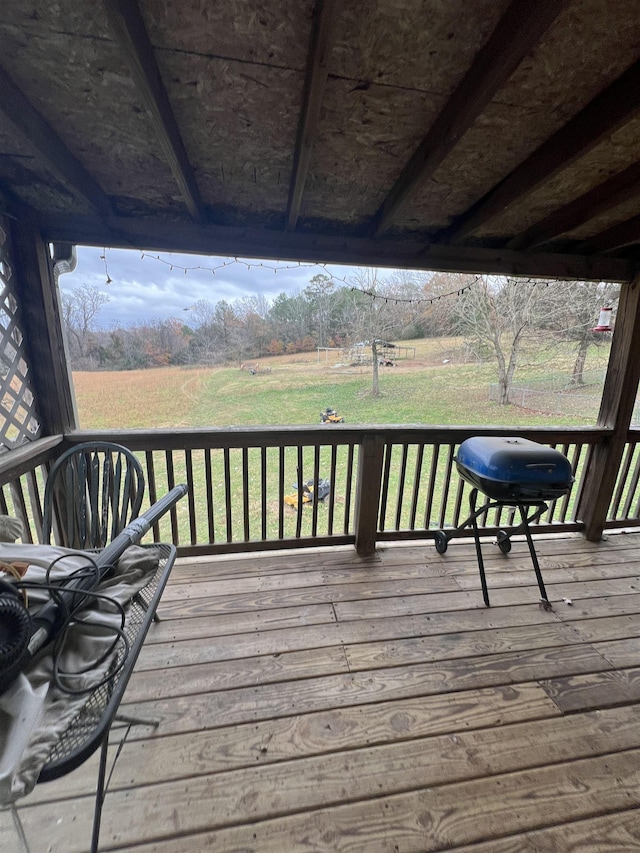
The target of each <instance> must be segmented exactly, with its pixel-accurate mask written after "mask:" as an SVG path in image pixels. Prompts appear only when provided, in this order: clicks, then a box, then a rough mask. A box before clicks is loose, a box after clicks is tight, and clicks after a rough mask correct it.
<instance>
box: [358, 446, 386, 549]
mask: <svg viewBox="0 0 640 853" xmlns="http://www.w3.org/2000/svg"><path fill="white" fill-rule="evenodd" d="M383 459H384V438H383V437H382V436H381V435H365V436H364V437H363V439H362V443H361V444H360V449H359V451H358V483H357V486H356V506H355V533H356V541H355V546H356V551H357V553H358V556H360V557H370V556H371V555H372V554H373V553H375V550H376V533H377V529H378V510H379V507H380V489H381V486H382V463H383Z"/></svg>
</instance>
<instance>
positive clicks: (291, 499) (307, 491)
mask: <svg viewBox="0 0 640 853" xmlns="http://www.w3.org/2000/svg"><path fill="white" fill-rule="evenodd" d="M293 488H294V489H297V488H298V485H297V483H295V484H294V486H293ZM330 490H331V484H330V483H329V480H326V479H322V480H319V481H318V500H319V501H323V500H324V499H325V498H326V497H327V495H328V494H329V492H330ZM299 494H300V492H298V491H295V492H293V494H290V495H285V496H284V502H285V503H286V504H288V505H289V506H292V507H293V508H294V509H297V508H298V496H299ZM314 494H315V492H314V482H313V480H307V482H306V483H303V484H302V505H303V506H305V504H312V503H313V500H314Z"/></svg>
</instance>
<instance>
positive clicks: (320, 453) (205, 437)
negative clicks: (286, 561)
mask: <svg viewBox="0 0 640 853" xmlns="http://www.w3.org/2000/svg"><path fill="white" fill-rule="evenodd" d="M508 434H517V435H522V436H526V437H528V438H531V439H533V440H534V441H538V442H540V443H543V444H547V445H550V446H553V447H556V448H557V449H558V450H561V451H562V452H563V453H564V454H565V455H566V456H567V457H568V458H569V460H570V462H571V465H572V469H573V472H574V476H575V483H574V486H573V488H572V490H571V492H570V493H569V494H568V495H566V496H564V497H562V498H559V499H558V500H556V501H553V502H551V503H550V504H549V509H548V511H547V512H546V513H545V514H544V515H543V516H542V517H541V518H540V519H539V521H538V522H536V529H537V530H539V531H541V532H542V531H544V532H548V531H558V532H560V531H577V530H580V529H581V528H582V526H583V525H582V522H581V521H580V520H579V519H580V514H579V509H580V496H581V493H582V488H583V484H584V480H585V472H586V471H587V469H588V465H589V459H590V456H591V453H592V451H593V448H594V447H595V446H596V445H597V444H598V443H600V442H602V441H605V440H606V439H607V431H606V430H600V429H587V428H584V429H583V428H576V429H565V428H553V429H539V428H523V427H518V428H517V429H504V428H495V427H486V428H482V427H425V426H370V425H367V426H361V427H359V426H351V425H337V426H329V425H323V426H318V427H283V428H253V427H249V428H245V429H206V430H205V429H203V430H177V431H169V430H153V431H126V432H125V431H118V432H109V433H105V432H100V433H93V432H92V433H89V432H74V433H72V434H68V435H66V436H65V437H64V438H63V437H61V436H57V437H54V438H47V439H41V440H39V441H36V442H32V443H31V444H30V445H25V446H24V447H22V448H20V449H19V450H17V451H13V452H12V453H10V454H6V455H5V456H4V457H2V458H1V459H0V484H1V487H0V511H1V512H2V513H8V514H10V515H17V516H18V517H20V518H21V519H23V521H24V523H25V527H26V530H25V536H24V539H25V541H39V540H40V538H41V520H42V496H43V493H44V488H43V486H44V481H45V478H46V473H47V470H48V467H49V465H50V463H51V460H52V459H53V458H55V457H56V456H57V455H58V454H59V453H60V452H61V451H62V449H66V447H68V446H71V445H74V444H78V443H81V442H83V441H89V440H94V439H96V438H101V439H105V438H107V439H109V440H112V441H116V442H118V443H121V444H124V445H126V446H128V447H129V448H131V449H132V450H133V451H134V452H136V454H137V455H138V457H139V458H140V460H141V462H142V463H143V466H144V468H145V471H146V481H147V494H146V497H145V505H144V506H143V508H145V507H146V506H148V505H149V504H150V503H152V502H153V501H155V500H157V499H158V498H160V497H161V496H162V495H163V494H164V493H165V492H167V491H168V490H169V489H170V488H172V487H173V486H174V485H175V484H176V483H181V482H184V483H186V484H187V485H188V487H189V494H188V497H187V498H186V499H184V500H183V501H181V502H180V503H179V504H178V505H177V506H176V507H175V508H174V509H173V510H172V511H171V513H169V514H168V515H167V516H166V517H165V518H164V519H162V520H161V521H160V522H159V524H158V525H156V528H155V529H154V531H153V533H154V536H155V538H157V539H159V540H163V541H170V542H174V543H175V544H176V545H177V546H178V547H179V548H180V553H182V554H209V553H217V552H220V553H224V552H226V553H229V552H243V551H252V550H264V549H273V548H295V547H305V546H311V545H313V546H318V545H338V544H349V543H353V544H354V545H355V546H356V548H357V549H358V551H359V553H363V554H365V553H371V551H372V550H373V548H374V547H375V543H376V542H380V541H391V540H401V539H405V540H406V539H425V538H430V537H432V536H433V533H434V531H435V530H437V529H439V528H443V527H445V528H446V527H457V526H458V525H459V524H460V522H461V521H462V520H464V518H465V517H466V514H467V508H468V503H467V501H468V493H469V488H470V487H469V486H468V484H466V483H465V482H464V481H463V480H462V479H461V478H460V477H459V476H458V474H457V472H456V468H455V462H454V456H455V453H456V450H457V447H458V445H459V444H460V442H461V441H463V440H464V439H465V438H468V437H469V436H470V435H508ZM323 479H328V480H329V482H330V490H329V493H328V495H327V497H326V498H325V500H323V501H310V502H305V501H304V500H303V498H304V487H303V485H302V484H303V483H309V485H310V488H311V489H312V490H313V488H314V484H315V483H318V482H319V481H322V480H323ZM512 519H513V511H512V510H510V509H502V510H491V511H490V512H488V513H485V514H484V515H483V516H482V517H481V518H480V519H479V522H480V524H481V526H482V527H483V528H484V531H485V532H486V533H488V534H491V533H494V532H495V531H497V530H498V529H500V528H501V527H505V526H508V525H509V524H510V523H511V521H512ZM635 525H640V431H633V432H631V433H630V434H629V440H628V443H627V448H626V453H625V456H624V459H623V464H622V466H621V468H620V471H619V473H618V481H617V486H616V490H615V493H614V495H613V498H612V501H611V506H610V512H609V519H608V521H607V524H606V526H607V527H609V528H613V527H622V526H635ZM469 533H470V532H469V531H466V532H465V535H469Z"/></svg>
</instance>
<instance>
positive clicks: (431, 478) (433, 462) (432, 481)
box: [423, 444, 440, 530]
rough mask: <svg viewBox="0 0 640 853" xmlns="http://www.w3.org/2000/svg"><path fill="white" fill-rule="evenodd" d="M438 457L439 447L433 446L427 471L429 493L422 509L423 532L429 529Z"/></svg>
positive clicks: (437, 445)
mask: <svg viewBox="0 0 640 853" xmlns="http://www.w3.org/2000/svg"><path fill="white" fill-rule="evenodd" d="M439 456H440V445H439V444H434V445H433V450H432V451H431V466H430V469H429V491H428V492H427V500H426V502H425V508H424V524H423V527H424V528H425V530H429V528H430V527H431V511H432V509H433V498H434V495H435V490H436V477H437V473H438V458H439Z"/></svg>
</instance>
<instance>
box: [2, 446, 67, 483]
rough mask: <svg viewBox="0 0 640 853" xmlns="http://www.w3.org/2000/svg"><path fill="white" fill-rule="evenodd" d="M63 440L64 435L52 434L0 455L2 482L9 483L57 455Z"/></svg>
mask: <svg viewBox="0 0 640 853" xmlns="http://www.w3.org/2000/svg"><path fill="white" fill-rule="evenodd" d="M62 442H63V436H62V435H50V436H47V438H39V439H36V440H35V441H29V442H25V444H22V445H20V447H17V448H16V449H15V450H8V451H7V452H6V453H4V454H2V455H1V456H0V482H2V483H7V482H9V481H10V480H12V479H15V478H16V477H20V476H21V475H22V474H25V473H26V472H27V471H32V470H33V469H34V468H36V467H37V466H38V465H41V464H42V463H43V462H46V461H47V460H48V459H52V458H53V457H54V456H57V455H58V452H59V446H60V445H61V444H62Z"/></svg>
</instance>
